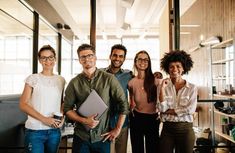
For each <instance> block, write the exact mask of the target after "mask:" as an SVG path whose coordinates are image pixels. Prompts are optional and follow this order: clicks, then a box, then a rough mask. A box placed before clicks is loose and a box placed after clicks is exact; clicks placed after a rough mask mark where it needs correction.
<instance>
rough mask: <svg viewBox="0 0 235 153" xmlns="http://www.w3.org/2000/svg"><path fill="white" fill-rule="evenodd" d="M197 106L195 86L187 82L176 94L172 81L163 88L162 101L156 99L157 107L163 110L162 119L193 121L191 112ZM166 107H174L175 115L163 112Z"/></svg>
mask: <svg viewBox="0 0 235 153" xmlns="http://www.w3.org/2000/svg"><path fill="white" fill-rule="evenodd" d="M196 107H197V87H196V86H195V85H193V84H191V83H189V82H186V84H185V86H184V87H183V88H181V89H180V90H179V91H178V93H177V94H176V89H175V86H174V85H173V84H172V82H170V83H169V85H168V86H167V87H166V88H165V96H164V101H163V102H161V103H160V102H159V101H158V109H159V110H160V112H163V113H162V115H161V117H162V121H163V122H165V121H169V122H193V113H194V112H195V110H196ZM168 109H174V110H175V112H176V114H177V115H169V114H164V112H165V111H167V110H168Z"/></svg>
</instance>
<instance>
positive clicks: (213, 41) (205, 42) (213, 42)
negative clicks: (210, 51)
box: [199, 36, 222, 46]
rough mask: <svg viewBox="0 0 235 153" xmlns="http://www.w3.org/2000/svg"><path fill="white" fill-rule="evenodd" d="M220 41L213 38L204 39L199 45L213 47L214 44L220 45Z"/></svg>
mask: <svg viewBox="0 0 235 153" xmlns="http://www.w3.org/2000/svg"><path fill="white" fill-rule="evenodd" d="M221 41H222V37H220V36H213V37H210V38H208V39H206V40H205V41H202V42H201V43H200V44H199V45H201V46H208V45H214V44H217V43H220V42H221Z"/></svg>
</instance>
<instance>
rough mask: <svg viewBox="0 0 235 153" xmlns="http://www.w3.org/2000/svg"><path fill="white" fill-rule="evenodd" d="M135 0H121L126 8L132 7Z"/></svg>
mask: <svg viewBox="0 0 235 153" xmlns="http://www.w3.org/2000/svg"><path fill="white" fill-rule="evenodd" d="M133 3H134V0H121V5H122V6H123V7H126V8H131V7H132V5H133Z"/></svg>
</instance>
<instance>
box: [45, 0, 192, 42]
mask: <svg viewBox="0 0 235 153" xmlns="http://www.w3.org/2000/svg"><path fill="white" fill-rule="evenodd" d="M195 1H196V0H180V13H181V15H182V14H183V13H184V12H185V11H187V9H188V8H189V7H190V6H191V5H192V4H193V3H194V2H195ZM48 2H49V3H50V4H51V5H52V6H53V7H54V8H55V10H56V11H57V13H58V14H59V15H60V16H61V17H62V18H63V20H64V21H65V23H66V24H68V25H69V26H70V27H71V29H72V30H73V32H74V33H75V35H76V36H77V37H79V38H80V39H84V38H88V36H89V34H90V0H48ZM167 2H168V1H167V0H96V34H97V35H100V36H102V35H106V36H108V37H109V36H116V37H120V36H123V37H125V36H135V37H136V36H137V37H141V36H155V37H157V36H158V33H159V32H158V30H159V18H160V16H161V13H162V11H163V10H164V7H165V6H166V4H167Z"/></svg>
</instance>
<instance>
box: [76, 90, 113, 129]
mask: <svg viewBox="0 0 235 153" xmlns="http://www.w3.org/2000/svg"><path fill="white" fill-rule="evenodd" d="M107 108H108V106H107V105H106V104H105V102H104V101H103V100H102V99H101V97H100V96H99V95H98V94H97V92H96V91H95V90H93V89H92V91H91V93H90V94H89V96H88V97H87V98H86V100H85V101H84V102H83V103H82V104H81V106H80V107H79V108H78V113H79V114H80V115H82V116H85V117H88V116H91V115H93V114H98V115H97V117H96V119H97V120H98V119H99V118H100V116H101V115H102V114H103V113H104V112H105V110H106V109H107ZM86 129H87V130H89V129H88V128H87V126H86Z"/></svg>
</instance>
